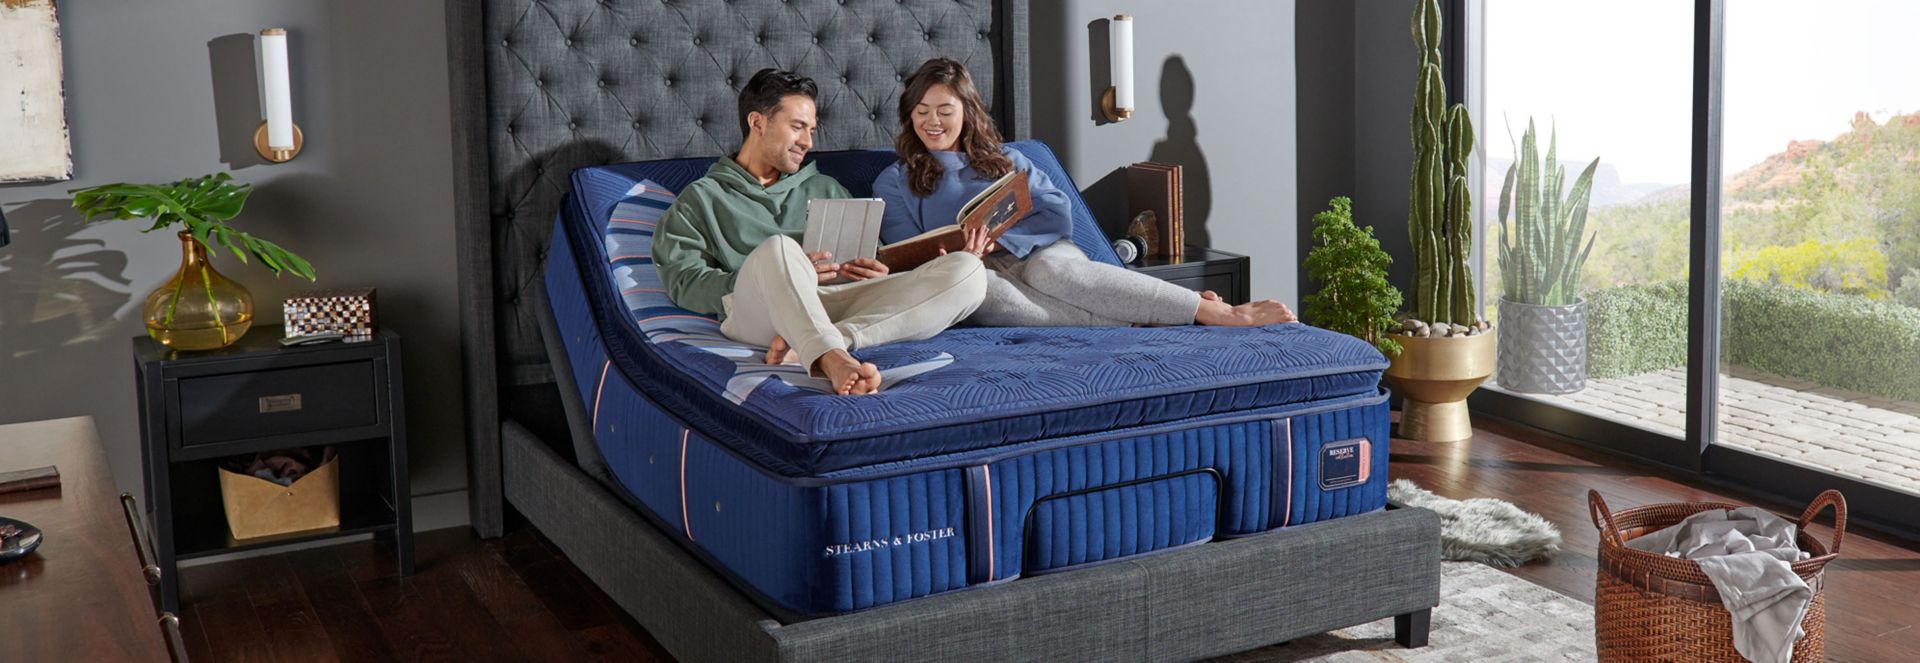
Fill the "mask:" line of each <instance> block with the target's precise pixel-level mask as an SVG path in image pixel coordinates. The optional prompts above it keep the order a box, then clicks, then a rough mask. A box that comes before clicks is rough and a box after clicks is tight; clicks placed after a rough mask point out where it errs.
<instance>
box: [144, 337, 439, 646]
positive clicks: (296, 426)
mask: <svg viewBox="0 0 1920 663" xmlns="http://www.w3.org/2000/svg"><path fill="white" fill-rule="evenodd" d="M282 335H283V332H282V330H281V328H280V327H279V326H257V327H254V328H253V329H252V330H251V331H249V332H248V333H247V335H246V336H245V337H242V338H241V339H240V342H239V343H236V344H234V345H231V346H228V347H225V348H221V349H219V350H209V351H206V352H174V351H172V350H170V349H168V348H167V347H166V346H163V345H160V344H159V343H157V342H155V341H154V340H153V339H150V338H147V337H145V336H141V337H136V338H134V339H133V356H134V373H135V377H136V378H137V379H136V383H137V384H138V388H139V394H140V399H139V400H140V438H141V447H140V461H141V466H142V468H143V469H144V471H145V472H146V478H147V494H146V495H147V506H148V509H149V511H150V512H151V513H152V518H153V530H152V531H153V541H154V547H155V548H157V551H156V553H157V556H158V557H159V559H158V560H157V563H158V564H159V566H160V569H161V583H160V584H161V595H162V597H163V598H162V601H163V602H164V603H165V607H164V608H163V609H165V610H168V611H173V610H178V609H179V604H180V599H179V581H178V574H177V571H178V566H177V563H178V562H179V560H183V559H192V558H195V557H204V556H208V555H219V554H224V553H230V552H236V551H241V550H252V549H256V548H264V547H270V546H279V545H285V544H289V543H296V542H303V541H312V540H316V539H326V538H333V537H341V536H349V535H354V534H365V533H369V532H371V533H374V535H375V536H377V537H380V538H385V539H389V540H391V541H392V542H393V546H394V552H395V557H396V558H397V560H398V563H399V567H400V573H401V575H411V574H412V573H413V518H412V514H411V506H410V502H409V493H408V489H407V437H406V428H407V426H406V417H405V412H404V408H402V407H401V406H400V400H401V394H402V391H401V381H400V336H399V335H398V334H395V333H394V332H393V331H391V330H388V329H381V330H380V331H379V332H378V333H376V334H375V335H374V337H373V338H372V340H368V341H363V342H359V343H339V342H334V343H327V344H322V345H314V346H307V347H298V348H286V347H281V346H280V343H279V341H280V338H281V336H282ZM314 445H332V446H333V447H334V450H335V453H336V454H338V459H339V460H338V462H339V474H340V526H339V527H337V528H327V529H322V530H311V531H306V532H294V533H291V534H284V535H279V536H269V537H261V538H255V539H246V540H244V541H235V540H234V539H232V538H231V535H230V534H229V532H228V531H227V519H226V512H225V510H224V508H223V507H222V503H221V500H220V482H219V472H218V470H217V468H218V466H219V464H220V461H221V460H222V459H224V458H226V457H228V456H236V455H243V454H252V453H256V452H261V451H271V450H275V449H286V448H292V447H306V446H314Z"/></svg>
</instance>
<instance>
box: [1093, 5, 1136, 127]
mask: <svg viewBox="0 0 1920 663" xmlns="http://www.w3.org/2000/svg"><path fill="white" fill-rule="evenodd" d="M1107 43H1108V44H1109V45H1110V49H1109V50H1108V52H1107V53H1108V55H1109V56H1110V58H1109V59H1110V60H1112V64H1113V76H1112V77H1113V85H1111V86H1108V87H1107V93H1106V94H1103V95H1100V107H1101V109H1102V110H1105V111H1106V113H1107V119H1108V120H1112V121H1114V122H1119V121H1122V120H1125V119H1127V118H1129V117H1133V17H1132V16H1128V15H1126V14H1121V15H1119V16H1115V17H1113V20H1111V21H1108V22H1107Z"/></svg>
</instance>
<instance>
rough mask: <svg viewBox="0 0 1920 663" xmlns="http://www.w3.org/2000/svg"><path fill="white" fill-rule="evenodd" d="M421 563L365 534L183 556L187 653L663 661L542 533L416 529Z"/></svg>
mask: <svg viewBox="0 0 1920 663" xmlns="http://www.w3.org/2000/svg"><path fill="white" fill-rule="evenodd" d="M414 541H415V545H416V546H417V551H416V554H417V560H418V564H417V566H418V568H417V570H416V572H415V574H414V575H413V576H412V577H407V578H402V577H399V576H397V575H395V573H394V563H393V558H392V554H393V553H392V549H391V547H389V546H388V545H387V544H385V543H383V542H374V541H362V542H359V543H350V544H345V545H340V546H332V547H327V548H316V549H312V550H302V551H297V552H291V553H286V554H283V555H273V556H268V557H255V558H250V559H242V560H237V561H231V562H223V563H220V564H214V565H209V566H204V567H197V568H191V569H185V570H183V572H182V574H181V581H182V582H181V588H180V591H181V597H182V598H181V600H182V603H183V607H182V614H181V630H182V631H183V632H184V634H185V636H186V639H187V650H188V655H189V656H190V657H191V658H192V659H193V660H194V661H385V660H403V661H528V660H565V661H587V660H594V661H639V662H647V661H671V660H673V659H672V657H671V656H669V655H667V654H666V653H665V651H664V650H662V649H661V648H660V645H659V643H657V642H654V640H653V638H652V637H651V636H649V635H647V633H646V631H645V630H644V629H642V628H640V625H639V624H637V623H634V621H633V619H632V618H630V617H628V616H627V614H626V613H625V612H623V611H621V610H620V608H619V607H618V606H617V605H615V604H614V603H613V600H612V599H610V598H608V597H607V595H606V594H605V593H603V592H601V591H600V590H599V588H597V587H595V586H594V585H593V583H592V582H591V581H589V580H587V578H586V576H584V575H582V574H581V573H580V570H579V569H577V568H575V567H574V566H573V564H572V563H571V562H568V561H567V560H566V558H565V557H562V556H560V555H559V553H557V552H555V551H554V549H553V548H552V547H551V546H550V545H549V544H548V543H547V542H546V541H545V540H544V539H542V538H541V537H540V536H539V535H538V534H536V533H535V532H534V531H533V530H531V529H523V530H520V531H516V532H514V533H511V534H508V535H507V536H504V537H501V538H499V539H494V540H491V541H486V540H481V539H479V538H476V537H475V536H474V535H473V532H472V530H469V529H467V528H458V529H445V530H437V531H433V532H422V533H420V534H418V535H416V536H415V537H414Z"/></svg>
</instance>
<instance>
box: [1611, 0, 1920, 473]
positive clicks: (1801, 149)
mask: <svg viewBox="0 0 1920 663" xmlns="http://www.w3.org/2000/svg"><path fill="white" fill-rule="evenodd" d="M1725 25H1726V28H1725V30H1726V37H1725V58H1724V65H1723V66H1724V90H1725V100H1726V102H1725V106H1724V109H1725V110H1724V114H1723V121H1722V129H1721V137H1722V155H1723V158H1722V164H1723V167H1722V169H1721V173H1722V180H1721V189H1720V274H1719V275H1718V276H1719V279H1720V284H1721V296H1720V362H1719V378H1720V388H1719V397H1720V401H1719V403H1720V407H1719V408H1717V409H1718V412H1719V435H1718V436H1716V437H1715V441H1716V443H1718V444H1722V445H1726V446H1728V447H1731V448H1735V449H1740V450H1744V451H1747V452H1750V453H1754V454H1759V455H1763V456H1766V457H1770V458H1774V459H1777V460H1782V461H1786V462H1790V463H1793V464H1797V465H1801V466H1804V467H1806V468H1810V469H1815V470H1819V471H1823V472H1827V473H1832V474H1835V475H1839V476H1842V477H1846V478H1850V479H1854V480H1860V481H1866V482H1872V483H1875V484H1878V485H1880V486H1884V487H1887V488H1891V489H1895V490H1900V491H1904V492H1909V493H1916V492H1920V76H1917V75H1915V73H1914V71H1913V67H1912V64H1911V60H1912V57H1911V56H1912V52H1913V51H1912V41H1913V35H1912V33H1913V26H1916V25H1920V3H1913V2H1909V1H1902V0H1829V1H1827V2H1822V3H1820V4H1819V5H1818V6H1814V5H1809V4H1806V3H1804V2H1799V1H1797V0H1739V1H1738V2H1729V3H1727V9H1726V21H1725ZM1596 251H1597V249H1596Z"/></svg>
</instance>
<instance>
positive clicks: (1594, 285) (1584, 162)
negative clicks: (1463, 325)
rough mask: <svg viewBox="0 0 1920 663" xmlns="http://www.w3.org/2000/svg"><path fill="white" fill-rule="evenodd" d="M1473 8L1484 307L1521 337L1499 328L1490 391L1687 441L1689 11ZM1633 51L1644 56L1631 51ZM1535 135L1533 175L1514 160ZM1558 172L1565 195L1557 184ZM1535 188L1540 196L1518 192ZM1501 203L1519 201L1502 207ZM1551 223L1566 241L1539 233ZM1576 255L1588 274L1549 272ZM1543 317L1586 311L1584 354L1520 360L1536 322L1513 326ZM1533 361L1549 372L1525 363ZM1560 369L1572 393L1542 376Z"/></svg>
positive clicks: (1657, 5)
mask: <svg viewBox="0 0 1920 663" xmlns="http://www.w3.org/2000/svg"><path fill="white" fill-rule="evenodd" d="M1475 7H1476V8H1477V9H1480V10H1481V11H1480V13H1479V16H1480V17H1481V20H1480V21H1479V22H1477V23H1475V24H1474V25H1473V27H1474V28H1475V29H1476V30H1477V31H1478V35H1477V36H1478V37H1479V39H1478V40H1477V41H1478V44H1477V45H1478V48H1475V49H1471V50H1470V53H1471V55H1470V56H1469V59H1470V60H1471V63H1470V65H1469V66H1470V67H1471V73H1470V74H1469V76H1470V79H1471V81H1472V83H1471V85H1470V87H1469V89H1470V90H1471V92H1470V93H1469V94H1470V95H1471V96H1472V100H1471V102H1470V103H1469V106H1470V107H1471V108H1472V109H1473V112H1474V115H1475V118H1474V122H1475V128H1476V130H1477V133H1478V136H1479V138H1480V144H1479V145H1478V146H1477V149H1476V150H1475V154H1476V158H1477V163H1478V165H1479V166H1480V168H1479V172H1480V173H1481V177H1479V178H1478V179H1479V182H1480V185H1479V187H1478V192H1477V193H1478V194H1479V195H1478V196H1477V198H1476V200H1475V203H1476V204H1475V205H1474V209H1475V211H1476V212H1477V214H1478V216H1479V223H1480V226H1481V228H1482V230H1481V231H1480V233H1479V238H1480V241H1481V256H1482V260H1481V268H1480V276H1481V277H1482V279H1483V280H1484V283H1485V286H1484V287H1483V288H1482V292H1483V295H1482V301H1483V302H1485V305H1486V308H1487V313H1488V314H1489V315H1491V316H1493V317H1494V319H1495V320H1496V321H1497V322H1501V323H1508V322H1513V323H1515V324H1514V325H1511V326H1507V325H1504V324H1503V329H1505V330H1506V331H1505V332H1504V333H1505V334H1506V335H1507V337H1505V338H1501V339H1500V341H1501V343H1502V344H1503V347H1502V352H1501V356H1500V360H1501V361H1502V362H1503V364H1502V365H1501V367H1500V370H1499V371H1498V372H1497V373H1496V374H1495V377H1494V379H1493V380H1492V381H1491V383H1490V384H1489V385H1488V388H1490V389H1498V390H1502V391H1504V392H1506V393H1510V394H1515V395H1520V396H1523V397H1526V398H1530V399H1535V400H1540V401H1543V402H1547V403H1552V404H1554V405H1556V406H1559V407H1564V408H1568V409H1571V410H1574V411H1577V412H1581V413H1585V414H1589V415H1592V416H1594V417H1600V418H1605V419H1608V420H1612V421H1616V422H1620V423H1624V424H1629V425H1632V426H1636V427H1639V428H1644V429H1648V430H1652V431H1660V432H1670V433H1676V434H1677V433H1678V432H1679V431H1681V430H1682V429H1683V428H1684V427H1685V425H1686V423H1685V416H1686V405H1685V386H1686V370H1685V369H1686V363H1687V350H1686V320H1687V305H1686V303H1687V228H1688V217H1687V209H1688V203H1689V191H1688V186H1687V182H1688V172H1689V171H1688V155H1689V154H1690V150H1689V139H1688V134H1689V131H1690V117H1691V115H1690V112H1691V111H1690V109H1689V105H1688V104H1689V99H1690V97H1691V94H1692V89H1693V82H1692V78H1691V74H1690V71H1691V70H1690V68H1689V67H1688V63H1689V62H1690V61H1691V57H1692V43H1693V28H1692V21H1691V18H1692V8H1691V7H1690V6H1689V5H1688V4H1686V3H1676V2H1672V1H1671V0H1622V1H1620V2H1614V3H1609V4H1608V5H1607V6H1606V7H1604V8H1599V7H1596V6H1595V5H1593V4H1591V3H1579V2H1543V1H1539V0H1487V1H1486V2H1483V3H1476V5H1475ZM1571 25H1579V26H1581V27H1580V29H1578V30H1570V29H1566V26H1571ZM1626 43H1631V44H1633V45H1634V47H1633V48H1629V49H1622V48H1621V45H1622V44H1626ZM1529 126H1531V127H1532V128H1533V130H1534V134H1535V136H1534V138H1535V145H1534V154H1533V158H1532V159H1531V161H1533V163H1534V164H1535V166H1536V168H1535V169H1534V170H1532V171H1524V170H1523V169H1521V168H1519V167H1518V165H1517V162H1518V161H1522V160H1523V159H1522V157H1523V155H1522V153H1521V151H1522V147H1523V146H1524V144H1525V140H1526V132H1527V130H1528V128H1529ZM1549 159H1551V161H1549ZM1596 159H1597V160H1598V161H1597V162H1596V161H1595V160H1596ZM1589 165H1593V174H1592V177H1591V178H1590V188H1589V189H1587V194H1588V195H1587V198H1586V205H1587V208H1586V214H1585V218H1584V226H1583V231H1584V232H1582V234H1581V236H1578V237H1575V236H1572V232H1571V231H1573V230H1575V229H1573V228H1571V227H1570V226H1571V225H1574V224H1575V223H1577V222H1578V220H1576V219H1572V218H1570V217H1572V216H1573V215H1574V211H1573V210H1571V209H1567V208H1568V207H1570V204H1571V203H1577V202H1579V201H1578V200H1574V199H1571V196H1569V195H1568V193H1569V192H1568V191H1567V190H1569V189H1573V188H1574V186H1575V184H1576V181H1577V180H1579V179H1581V174H1582V173H1583V172H1585V171H1586V169H1587V167H1588V166H1589ZM1550 169H1551V170H1550ZM1509 170H1512V171H1513V173H1514V175H1515V177H1514V179H1515V182H1514V184H1513V185H1511V186H1509V185H1506V175H1507V173H1508V172H1509ZM1556 173H1557V174H1559V175H1560V178H1559V183H1560V184H1562V186H1561V187H1560V188H1559V189H1555V187H1554V186H1552V184H1550V183H1549V182H1550V181H1552V180H1553V179H1554V178H1553V177H1552V175H1554V174H1556ZM1527 188H1531V189H1533V190H1534V191H1535V192H1538V195H1536V196H1528V195H1527V194H1526V193H1524V192H1522V191H1520V189H1527ZM1502 191H1509V192H1510V197H1509V198H1508V201H1509V202H1507V203H1506V204H1504V205H1503V204H1502V202H1501V193H1502ZM1549 196H1554V197H1555V198H1554V200H1553V201H1557V202H1559V203H1560V204H1561V209H1563V210H1565V211H1564V213H1562V214H1559V215H1556V216H1557V217H1558V218H1557V219H1545V218H1540V217H1542V216H1544V214H1543V213H1542V212H1544V211H1545V210H1546V209H1548V205H1547V204H1546V203H1548V202H1553V201H1549V200H1548V197H1549ZM1503 207H1504V208H1506V209H1508V223H1507V224H1506V230H1505V231H1504V232H1503V231H1502V230H1501V229H1500V227H1499V226H1500V225H1501V224H1500V219H1499V212H1500V210H1501V209H1503ZM1521 207H1526V208H1528V209H1525V210H1522V209H1520V208H1521ZM1554 223H1558V224H1560V225H1561V226H1563V227H1562V228H1561V230H1563V231H1566V232H1561V233H1557V234H1556V233H1553V232H1549V230H1550V229H1547V228H1543V226H1544V225H1546V224H1554ZM1589 241H1591V243H1592V248H1591V250H1588V249H1587V248H1586V245H1587V243H1588V242H1589ZM1503 243H1504V244H1506V245H1508V246H1509V250H1508V251H1507V253H1508V254H1509V255H1508V258H1507V260H1506V261H1505V262H1503V261H1501V260H1500V259H1499V256H1500V254H1501V251H1500V250H1499V246H1500V245H1501V244H1503ZM1570 252H1580V253H1584V255H1585V256H1586V259H1585V261H1584V263H1581V264H1579V265H1576V266H1571V267H1561V268H1560V270H1561V271H1560V272H1559V273H1557V274H1556V273H1553V271H1554V270H1553V263H1554V261H1555V260H1557V259H1562V258H1564V256H1566V255H1567V254H1569V253H1570ZM1523 262H1525V263H1527V264H1528V265H1530V266H1532V269H1526V268H1523V267H1522V266H1521V263H1523ZM1575 262H1578V260H1577V258H1576V260H1575ZM1567 272H1571V273H1567ZM1555 280H1557V281H1558V282H1556V283H1549V281H1555ZM1510 281H1525V283H1517V282H1510ZM1549 290H1559V291H1563V292H1555V293H1549V292H1548V291H1549ZM1550 297H1552V298H1553V299H1557V300H1558V301H1553V300H1550ZM1503 300H1504V301H1503ZM1548 306H1553V307H1560V308H1565V307H1569V306H1571V307H1574V308H1577V309H1580V312H1579V315H1576V316H1573V317H1571V318H1567V319H1564V320H1562V321H1561V322H1564V323H1565V324H1578V325H1583V326H1584V328H1585V329H1584V335H1585V351H1584V353H1583V352H1582V351H1581V350H1580V349H1579V348H1577V347H1574V348H1568V349H1566V350H1565V351H1564V352H1565V354H1567V355H1568V356H1566V357H1559V358H1556V357H1552V356H1542V354H1541V353H1542V352H1545V353H1551V352H1552V350H1550V349H1548V350H1542V351H1540V352H1532V353H1529V352H1526V351H1525V350H1526V349H1525V348H1523V349H1520V350H1516V349H1515V347H1514V346H1516V345H1524V344H1527V343H1530V342H1532V341H1534V340H1536V339H1533V338H1522V337H1521V336H1519V335H1517V332H1519V330H1520V328H1521V326H1523V325H1526V323H1527V322H1528V321H1521V320H1512V318H1515V317H1516V315H1520V314H1522V312H1532V311H1536V310H1538V309H1537V308H1536V307H1548ZM1529 333H1530V335H1534V336H1537V335H1539V333H1538V332H1537V331H1534V332H1529ZM1556 360H1557V361H1556ZM1567 361H1584V363H1585V366H1584V374H1585V380H1580V379H1578V374H1579V373H1580V372H1581V370H1580V369H1581V367H1579V366H1572V367H1565V366H1559V365H1555V364H1564V363H1565V362H1567ZM1535 363H1541V364H1548V365H1546V366H1542V367H1540V368H1537V369H1536V368H1534V367H1532V366H1523V365H1522V364H1535ZM1556 368H1559V369H1561V372H1563V373H1572V374H1573V375H1572V378H1573V379H1570V380H1569V379H1561V380H1554V379H1551V378H1553V377H1554V376H1542V375H1540V373H1541V372H1542V371H1552V370H1554V369H1556ZM1502 378H1506V379H1505V380H1503V379H1502Z"/></svg>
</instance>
